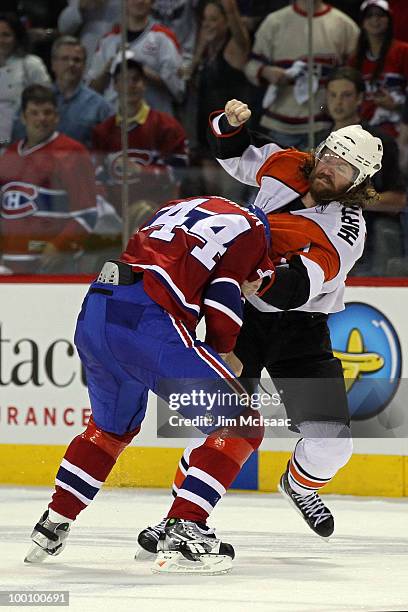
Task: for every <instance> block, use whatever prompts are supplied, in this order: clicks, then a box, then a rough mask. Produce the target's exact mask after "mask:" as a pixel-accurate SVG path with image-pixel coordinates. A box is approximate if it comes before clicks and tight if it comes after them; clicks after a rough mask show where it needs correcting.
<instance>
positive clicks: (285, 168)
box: [256, 149, 310, 195]
mask: <svg viewBox="0 0 408 612" xmlns="http://www.w3.org/2000/svg"><path fill="white" fill-rule="evenodd" d="M309 158H310V153H302V152H301V151H296V149H285V150H283V151H278V152H277V153H273V154H272V155H271V156H270V157H268V159H267V160H266V161H265V162H264V163H263V164H262V166H261V167H260V168H259V170H258V172H257V174H256V181H257V183H258V185H260V184H261V180H262V179H263V178H264V177H265V176H270V177H271V178H274V179H276V180H278V181H280V182H281V183H284V184H285V185H287V186H288V187H290V188H291V189H293V190H294V191H297V193H299V194H300V195H304V194H305V193H306V192H307V191H308V190H309V182H308V180H307V179H306V177H305V176H304V174H303V172H302V171H301V168H302V166H303V164H304V163H305V162H306V161H307V160H308V159H309Z"/></svg>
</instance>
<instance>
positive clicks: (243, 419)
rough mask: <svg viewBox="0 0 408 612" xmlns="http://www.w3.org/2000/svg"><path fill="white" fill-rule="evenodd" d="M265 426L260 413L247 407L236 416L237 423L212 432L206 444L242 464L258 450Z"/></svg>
mask: <svg viewBox="0 0 408 612" xmlns="http://www.w3.org/2000/svg"><path fill="white" fill-rule="evenodd" d="M264 434H265V427H264V425H263V423H262V420H261V419H260V417H259V413H257V412H256V411H254V410H250V409H249V408H248V409H246V410H245V411H244V412H243V413H241V414H240V415H238V416H237V417H235V424H234V425H228V426H224V427H221V428H220V429H217V430H216V431H214V432H213V433H211V434H210V435H209V436H208V438H207V440H206V442H205V446H207V447H211V448H213V449H214V450H217V451H219V452H222V453H224V454H225V455H227V456H228V457H230V459H232V460H233V461H234V462H235V463H237V464H238V465H240V466H242V465H243V464H244V463H245V462H246V461H247V460H248V459H249V457H250V456H251V455H252V453H253V452H254V451H255V450H257V449H258V448H259V446H260V444H261V442H262V440H263V437H264Z"/></svg>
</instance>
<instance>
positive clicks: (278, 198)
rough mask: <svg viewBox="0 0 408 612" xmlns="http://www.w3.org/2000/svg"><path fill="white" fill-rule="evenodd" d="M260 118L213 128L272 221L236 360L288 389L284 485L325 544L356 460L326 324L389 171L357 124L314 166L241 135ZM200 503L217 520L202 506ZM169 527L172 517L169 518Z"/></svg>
mask: <svg viewBox="0 0 408 612" xmlns="http://www.w3.org/2000/svg"><path fill="white" fill-rule="evenodd" d="M250 115H251V112H250V110H249V108H248V106H247V105H246V104H244V103H242V102H240V101H238V100H231V101H229V102H228V103H227V105H226V107H225V113H223V112H222V111H218V112H216V113H214V115H213V116H212V117H211V136H210V138H211V144H212V146H213V149H214V154H215V156H216V158H217V159H218V161H219V163H220V164H221V165H222V166H223V167H224V169H225V170H227V171H228V172H229V173H230V174H231V175H232V176H234V177H235V178H237V179H238V180H240V181H242V182H244V183H247V184H249V185H253V186H258V187H259V192H258V195H257V198H256V200H255V205H256V206H259V207H260V208H261V209H262V210H263V212H265V213H266V214H267V217H268V222H269V226H270V231H271V249H270V255H271V258H272V260H273V261H274V264H275V274H274V282H273V284H270V285H269V286H268V287H266V288H265V287H264V288H262V287H261V288H260V290H259V291H258V293H257V294H256V295H253V296H250V297H249V298H248V303H247V304H246V307H245V312H244V322H243V326H242V328H241V331H240V335H239V337H238V340H237V344H236V347H235V349H234V354H236V356H237V357H238V358H239V360H240V361H241V362H242V363H243V371H242V378H241V380H242V382H243V384H244V385H245V386H246V388H247V390H248V392H251V393H252V392H254V391H256V390H257V385H258V382H259V379H260V377H261V372H262V370H263V368H266V370H267V371H268V373H269V375H270V376H271V378H272V379H273V380H274V381H275V385H276V388H277V389H279V392H280V396H281V400H282V402H283V403H284V405H285V408H286V412H287V415H288V417H289V418H290V419H291V422H292V425H294V426H295V427H296V428H297V431H299V432H300V434H301V436H302V438H301V439H300V440H299V441H298V443H297V445H296V448H295V450H294V452H293V454H292V457H291V459H290V462H289V464H288V467H287V470H286V472H285V473H284V474H283V475H282V478H281V481H280V485H279V487H280V491H281V493H282V495H283V496H284V497H285V498H286V499H287V500H288V501H289V502H290V503H291V504H292V505H293V506H294V507H295V508H296V509H297V510H298V511H299V512H300V513H301V514H302V516H303V518H304V519H305V521H306V522H307V524H308V525H309V527H310V528H311V529H312V530H313V531H314V532H315V533H316V534H318V535H319V536H321V537H323V538H327V537H329V536H330V535H331V534H332V533H333V530H334V519H333V516H332V514H331V512H330V510H329V509H328V508H327V507H326V506H325V505H324V503H323V501H322V500H321V498H320V497H319V495H318V491H320V489H321V488H322V487H324V485H325V484H327V483H328V482H330V480H331V479H332V478H333V477H334V475H335V474H336V472H337V471H338V470H339V469H340V468H341V467H342V466H343V465H345V464H346V463H347V462H348V460H349V459H350V456H351V453H352V440H351V433H350V427H349V421H350V418H349V413H348V406H347V397H346V391H345V385H344V379H343V374H342V368H341V363H340V361H339V360H338V359H336V358H335V357H334V355H333V351H332V347H331V342H330V334H329V329H328V325H327V318H328V314H329V313H331V312H337V311H340V310H342V309H343V308H344V301H343V293H344V284H345V279H346V276H347V273H348V272H349V271H350V269H351V268H352V266H353V265H354V263H355V262H356V260H357V259H358V258H359V257H361V254H362V252H363V248H364V239H365V224H364V218H363V215H362V206H365V205H367V203H369V201H370V198H371V197H375V191H374V190H373V189H372V188H371V187H370V183H369V180H370V177H372V176H373V175H374V174H375V173H376V172H377V171H378V170H379V169H380V168H381V159H382V143H381V141H380V139H378V138H375V137H373V136H372V135H371V134H369V133H368V132H366V131H365V130H363V129H362V127H361V126H359V125H352V126H347V127H346V128H342V129H340V130H337V131H335V132H332V133H331V134H330V135H329V136H328V138H327V139H326V141H325V142H324V143H322V144H321V145H320V146H319V148H318V149H317V151H316V155H315V156H314V155H312V154H308V153H302V152H300V151H297V150H295V149H281V148H280V147H279V146H277V145H275V144H272V143H271V144H265V145H264V146H262V147H255V146H253V145H252V144H251V140H250V135H249V132H247V130H246V128H245V127H244V124H245V123H246V121H247V120H248V119H249V117H250ZM200 444H201V441H197V442H196V443H193V444H192V445H191V446H189V447H188V448H187V449H186V450H185V451H184V454H183V457H182V459H181V461H180V463H179V470H178V472H177V474H176V478H175V485H174V487H173V492H174V494H176V495H177V499H179V498H182V497H183V496H186V497H187V498H188V497H189V489H190V487H191V484H190V483H191V472H190V468H189V465H190V461H191V458H192V457H194V454H195V453H196V452H197V451H198V449H199V447H200ZM195 503H196V504H197V507H198V508H199V509H200V511H201V513H202V520H204V519H205V518H207V517H208V515H209V513H210V509H209V508H208V507H206V505H205V504H204V503H203V500H202V499H200V497H199V496H196V497H195ZM169 516H171V514H170V515H169ZM164 525H165V520H164V521H162V522H161V523H159V524H158V525H156V526H155V527H149V528H147V529H145V530H143V531H142V532H141V533H140V534H139V538H138V541H139V544H140V545H141V547H142V548H143V549H144V550H147V551H149V552H153V553H154V552H155V551H156V546H157V542H158V539H159V536H160V534H161V533H162V531H163V528H164Z"/></svg>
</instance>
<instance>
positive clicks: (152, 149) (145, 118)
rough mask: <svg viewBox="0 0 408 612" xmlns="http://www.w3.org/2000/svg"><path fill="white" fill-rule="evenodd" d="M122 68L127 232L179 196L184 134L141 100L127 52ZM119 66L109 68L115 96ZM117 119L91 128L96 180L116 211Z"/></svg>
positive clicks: (140, 77)
mask: <svg viewBox="0 0 408 612" xmlns="http://www.w3.org/2000/svg"><path fill="white" fill-rule="evenodd" d="M128 53H129V57H128V59H127V67H128V96H127V101H128V108H127V114H128V118H129V119H128V121H129V124H128V156H129V157H128V171H127V180H128V183H129V196H130V197H129V200H130V215H131V223H132V226H133V228H135V227H137V226H138V225H140V224H141V223H143V222H144V220H145V219H146V217H148V216H150V215H151V214H152V212H153V211H154V210H156V208H157V207H158V206H159V205H160V204H161V202H163V200H165V199H169V198H176V197H178V195H179V188H180V183H181V180H182V179H183V171H184V170H185V168H186V166H187V161H188V158H187V143H186V134H185V131H184V128H183V127H182V125H181V124H180V123H179V122H178V121H177V120H176V119H175V118H174V117H172V115H169V114H168V113H163V112H160V111H157V110H154V109H152V108H150V106H149V105H148V103H147V102H146V100H145V97H144V96H145V90H146V78H145V75H144V71H143V66H142V65H141V64H139V63H138V62H137V61H136V60H135V59H134V56H133V54H132V53H131V52H128ZM121 66H122V65H121V63H120V62H118V63H117V64H116V65H114V66H113V84H114V88H115V90H116V91H117V93H118V94H119V93H120V87H121V80H120V73H121ZM122 120H123V119H122V115H121V113H120V112H119V113H118V114H116V115H113V116H112V117H109V118H108V119H106V120H105V121H104V122H103V123H101V124H99V125H98V126H96V127H95V128H94V131H93V150H94V153H95V155H96V158H97V166H98V178H99V179H100V181H101V182H102V183H103V184H104V186H105V188H106V197H107V199H108V201H109V202H111V203H112V204H113V205H114V207H115V208H116V210H117V211H118V212H119V214H120V213H121V184H122V180H123V176H124V173H123V145H122V139H121V123H122Z"/></svg>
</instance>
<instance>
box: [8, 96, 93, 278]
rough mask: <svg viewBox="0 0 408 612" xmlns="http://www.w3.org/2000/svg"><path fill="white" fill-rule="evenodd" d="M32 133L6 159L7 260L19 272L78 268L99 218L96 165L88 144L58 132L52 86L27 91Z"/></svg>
mask: <svg viewBox="0 0 408 612" xmlns="http://www.w3.org/2000/svg"><path fill="white" fill-rule="evenodd" d="M22 116H23V120H24V123H25V126H26V131H27V138H26V139H25V140H19V141H17V142H15V143H13V144H12V145H10V146H9V147H8V148H7V149H6V151H5V153H4V155H3V156H2V157H1V158H0V185H1V226H0V228H1V229H0V233H1V234H2V248H3V260H4V264H5V265H6V266H7V267H8V268H9V269H10V270H12V271H13V272H15V273H23V274H32V273H50V272H72V271H74V270H75V266H74V256H75V254H78V253H80V252H81V249H82V246H83V244H84V241H85V239H86V237H87V236H88V235H89V234H90V233H91V231H92V229H93V227H94V224H95V222H96V193H95V179H94V170H93V166H92V162H91V158H90V155H89V153H88V151H87V150H86V148H85V147H84V146H83V145H82V144H81V143H79V142H77V141H76V140H73V139H72V138H69V137H68V136H65V135H63V134H60V133H59V132H57V131H56V127H57V124H58V112H57V102H56V99H55V95H54V93H53V92H52V90H51V89H50V88H48V87H46V86H44V85H30V86H29V87H27V88H26V89H25V90H24V91H23V95H22Z"/></svg>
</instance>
